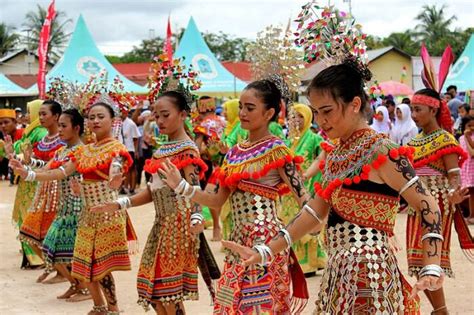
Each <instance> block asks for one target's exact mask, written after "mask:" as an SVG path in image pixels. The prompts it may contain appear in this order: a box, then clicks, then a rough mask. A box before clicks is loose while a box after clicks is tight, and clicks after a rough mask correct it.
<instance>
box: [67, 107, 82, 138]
mask: <svg viewBox="0 0 474 315" xmlns="http://www.w3.org/2000/svg"><path fill="white" fill-rule="evenodd" d="M62 115H66V116H68V117H69V119H70V121H71V124H72V126H73V127H77V126H79V127H80V128H79V135H80V136H82V134H83V133H84V117H82V115H81V114H80V113H79V111H78V110H77V109H75V108H69V109H66V110H65V111H63V113H62Z"/></svg>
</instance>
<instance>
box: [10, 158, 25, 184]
mask: <svg viewBox="0 0 474 315" xmlns="http://www.w3.org/2000/svg"><path fill="white" fill-rule="evenodd" d="M8 165H9V166H10V167H11V168H12V170H13V171H14V172H15V174H17V175H19V176H20V177H21V178H22V179H25V178H26V176H27V175H28V170H27V169H26V168H25V167H24V166H23V164H21V162H20V161H18V160H15V159H10V161H9V162H8Z"/></svg>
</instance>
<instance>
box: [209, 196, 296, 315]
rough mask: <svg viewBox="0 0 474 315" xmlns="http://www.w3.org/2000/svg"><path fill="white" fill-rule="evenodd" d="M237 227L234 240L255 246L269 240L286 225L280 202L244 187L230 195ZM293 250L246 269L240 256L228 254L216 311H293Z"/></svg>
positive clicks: (266, 312)
mask: <svg viewBox="0 0 474 315" xmlns="http://www.w3.org/2000/svg"><path fill="white" fill-rule="evenodd" d="M230 204H231V208H232V218H233V226H234V228H233V230H232V232H231V235H230V240H232V241H234V242H237V243H239V244H242V245H244V246H249V247H252V246H254V245H256V244H263V243H268V242H269V241H270V240H271V239H272V238H273V237H275V236H276V235H277V234H278V231H279V230H280V229H281V228H282V224H281V222H280V221H279V220H278V217H277V210H276V209H277V205H276V201H275V200H273V199H270V198H267V197H263V196H261V195H257V194H255V193H251V192H244V191H241V190H236V191H234V192H233V193H232V194H231V196H230ZM288 260H289V252H288V251H284V252H282V253H280V254H277V255H276V256H275V258H274V259H273V260H272V262H271V263H270V265H268V266H261V265H253V266H250V267H247V268H244V267H243V266H242V265H241V264H240V258H239V257H238V256H237V255H234V254H232V253H230V252H228V253H227V256H226V260H225V264H224V271H223V273H222V277H221V278H220V279H219V281H218V283H217V290H216V299H215V305H214V314H289V313H290V276H289V272H288Z"/></svg>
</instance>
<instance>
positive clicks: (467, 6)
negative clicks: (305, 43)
mask: <svg viewBox="0 0 474 315" xmlns="http://www.w3.org/2000/svg"><path fill="white" fill-rule="evenodd" d="M347 1H348V0H346V2H344V0H332V1H330V2H331V4H334V5H336V7H337V8H339V9H340V10H342V11H346V12H348V11H349V6H348V3H347ZM307 2H308V1H307V0H306V1H300V0H293V1H292V0H252V1H251V0H239V1H235V0H207V1H199V0H194V1H179V0H175V1H162V0H128V1H125V0H56V10H61V11H64V12H66V15H67V17H68V18H71V19H72V20H73V22H72V23H70V24H69V25H68V29H69V31H72V30H73V28H74V24H75V21H76V19H77V17H78V16H79V14H82V15H83V16H84V19H85V21H86V24H87V25H88V28H89V30H90V32H91V33H92V36H93V38H94V39H95V41H96V43H97V45H98V46H99V49H100V50H101V52H102V53H104V54H109V55H122V54H123V53H125V52H127V51H130V50H131V49H132V48H133V46H134V45H139V44H140V42H141V41H142V40H143V39H148V38H150V35H151V34H155V35H156V36H162V37H164V36H165V33H166V25H167V20H168V15H170V16H171V27H172V29H175V30H176V29H178V28H181V27H183V28H184V27H186V25H187V23H188V20H189V17H190V16H193V17H194V19H195V21H196V24H197V26H198V28H199V29H200V31H201V32H205V31H210V32H213V33H218V32H219V31H222V32H224V33H227V34H230V35H234V36H238V37H245V38H249V39H255V38H256V36H257V33H258V32H259V31H262V30H263V29H264V28H265V27H266V26H268V25H283V26H286V25H287V24H288V21H289V19H290V18H291V19H292V20H294V19H295V18H296V16H297V14H298V13H299V11H300V9H301V6H302V5H303V4H305V3H307ZM49 3H50V0H0V8H1V9H0V22H4V23H7V25H10V26H13V27H16V29H17V30H22V29H24V27H23V26H22V23H23V20H24V17H25V15H26V13H27V12H28V11H31V10H36V5H37V4H39V5H41V6H43V7H47V6H48V4H49ZM319 3H320V4H322V5H326V4H327V3H328V1H327V0H324V1H319ZM443 3H446V4H447V5H448V7H447V9H446V16H447V17H450V16H452V15H456V16H457V20H455V21H454V22H453V24H452V25H453V27H460V28H462V29H465V28H467V27H474V18H473V17H474V1H472V0H352V14H353V15H354V16H355V18H356V20H357V22H358V23H360V24H362V26H363V30H364V32H365V33H367V34H370V35H375V36H381V37H384V36H387V35H389V34H390V33H392V32H401V31H405V30H407V29H413V28H414V27H415V25H416V23H417V22H416V21H415V16H416V15H417V14H418V13H419V12H420V11H421V8H422V6H423V5H425V4H429V5H432V4H437V5H441V4H443ZM294 27H295V24H293V28H294Z"/></svg>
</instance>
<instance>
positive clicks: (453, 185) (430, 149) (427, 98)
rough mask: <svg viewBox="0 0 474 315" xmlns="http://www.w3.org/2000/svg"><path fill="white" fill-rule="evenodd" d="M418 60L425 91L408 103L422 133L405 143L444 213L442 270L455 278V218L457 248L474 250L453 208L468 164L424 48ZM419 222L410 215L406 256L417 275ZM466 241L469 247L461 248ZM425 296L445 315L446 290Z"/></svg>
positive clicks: (447, 62)
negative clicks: (452, 254) (422, 66)
mask: <svg viewBox="0 0 474 315" xmlns="http://www.w3.org/2000/svg"><path fill="white" fill-rule="evenodd" d="M450 55H452V53H451V52H450V48H449V47H448V48H447V50H446V51H445V54H444V57H443V58H442V61H441V64H440V68H441V70H440V73H439V75H440V79H441V80H440V81H439V83H440V86H442V85H443V82H444V80H445V78H446V75H447V73H448V72H447V69H449V65H450V63H451V62H452V59H451V60H449V58H446V57H447V56H448V57H449V56H450ZM422 59H423V62H424V64H425V67H426V68H425V71H423V74H422V76H423V78H424V80H423V82H425V84H426V85H427V86H428V88H426V89H423V90H419V91H417V92H416V93H415V95H414V96H413V98H412V100H411V107H412V117H413V120H414V121H415V123H416V124H417V126H418V127H419V128H421V129H422V132H421V133H420V134H419V135H418V136H417V137H415V138H414V139H413V140H412V141H410V142H409V143H408V145H409V146H410V147H412V148H414V152H415V154H414V167H415V169H416V174H417V176H419V177H420V179H421V180H422V181H423V183H424V185H425V186H426V187H427V189H428V193H429V194H430V195H432V196H434V197H435V199H436V201H437V203H438V206H439V208H440V210H441V215H442V226H440V227H441V234H442V245H440V246H441V268H443V271H444V273H445V274H446V275H447V276H448V277H453V271H452V269H451V262H450V257H449V253H450V247H451V229H452V225H453V220H454V222H455V227H456V230H457V232H458V236H459V238H460V243H461V248H463V249H466V248H464V245H471V246H472V247H471V249H474V243H473V242H472V237H470V233H469V229H468V228H467V226H466V224H465V221H464V219H463V216H462V213H461V211H460V210H456V208H455V204H457V203H460V202H461V201H462V200H463V199H465V198H464V195H465V194H466V192H465V191H464V190H461V189H460V188H461V185H460V184H461V183H460V180H461V178H460V171H461V169H460V166H461V165H462V163H463V162H464V161H465V160H466V158H467V155H466V153H465V152H464V150H463V149H462V148H461V147H460V146H459V144H458V142H457V141H456V139H455V138H454V136H453V135H452V134H451V131H452V127H453V123H452V120H451V115H450V112H449V108H448V106H447V104H446V103H445V102H444V101H441V99H440V97H439V92H437V91H436V88H437V86H438V82H437V80H435V78H434V76H432V75H427V73H429V70H430V66H429V64H430V62H429V59H430V58H429V55H428V53H427V51H426V48H425V46H424V45H422ZM422 221H423V218H422V216H421V214H420V213H419V212H416V211H409V213H408V218H407V257H408V270H409V272H410V274H411V275H415V276H419V274H420V270H421V269H422V268H423V265H424V264H423V260H424V258H423V243H422V241H423V239H424V236H423V235H424V233H423V231H422V230H421V227H420V223H421V222H422ZM464 238H465V239H466V240H465V242H467V243H470V244H463V243H464V242H463V239H464ZM426 295H427V297H428V299H429V300H430V303H431V305H432V306H433V312H432V314H448V310H447V306H446V301H445V298H444V292H443V290H442V289H439V290H436V291H433V292H430V291H426Z"/></svg>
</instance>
